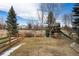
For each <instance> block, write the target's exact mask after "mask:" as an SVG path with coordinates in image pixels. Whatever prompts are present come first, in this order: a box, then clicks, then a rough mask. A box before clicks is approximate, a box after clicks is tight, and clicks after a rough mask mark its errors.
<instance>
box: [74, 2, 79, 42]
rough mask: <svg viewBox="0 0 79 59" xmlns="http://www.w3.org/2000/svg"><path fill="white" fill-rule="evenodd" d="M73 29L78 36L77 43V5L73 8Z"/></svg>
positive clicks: (78, 26) (78, 7) (78, 22)
mask: <svg viewBox="0 0 79 59" xmlns="http://www.w3.org/2000/svg"><path fill="white" fill-rule="evenodd" d="M73 29H74V30H75V31H76V33H77V34H78V39H77V41H76V42H77V43H79V3H76V4H75V5H74V8H73Z"/></svg>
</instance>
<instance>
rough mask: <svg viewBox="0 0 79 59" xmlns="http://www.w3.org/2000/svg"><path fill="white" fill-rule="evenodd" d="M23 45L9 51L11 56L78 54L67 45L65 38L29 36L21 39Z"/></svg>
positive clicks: (68, 43)
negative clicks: (11, 51)
mask: <svg viewBox="0 0 79 59" xmlns="http://www.w3.org/2000/svg"><path fill="white" fill-rule="evenodd" d="M21 43H25V44H24V45H23V46H21V47H20V48H18V49H17V50H15V51H14V52H13V53H11V55H12V56H73V55H79V54H78V53H76V52H75V51H74V50H73V49H71V48H70V47H69V45H70V42H69V41H68V40H66V39H55V38H51V39H49V38H46V37H30V38H25V39H24V40H22V41H21Z"/></svg>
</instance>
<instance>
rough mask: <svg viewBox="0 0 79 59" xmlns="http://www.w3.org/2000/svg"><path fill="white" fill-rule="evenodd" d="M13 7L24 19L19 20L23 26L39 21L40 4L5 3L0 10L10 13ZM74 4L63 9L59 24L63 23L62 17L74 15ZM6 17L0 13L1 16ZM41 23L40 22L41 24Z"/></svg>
mask: <svg viewBox="0 0 79 59" xmlns="http://www.w3.org/2000/svg"><path fill="white" fill-rule="evenodd" d="M11 5H13V7H14V10H15V12H16V14H17V16H19V17H22V18H23V19H22V20H21V19H20V20H18V22H19V23H20V24H21V25H26V23H34V22H37V21H39V19H38V16H37V8H38V7H39V4H38V3H13V2H12V3H10V2H7V3H6V2H3V3H0V10H1V11H5V12H8V11H9V9H10V7H11ZM73 6H74V4H73V3H65V4H64V7H63V9H64V10H63V11H62V13H60V15H61V17H59V18H58V22H60V23H62V21H61V19H62V15H63V14H70V13H72V8H73ZM2 15H4V14H3V13H0V16H2ZM30 21H31V22H30ZM39 23H40V22H39Z"/></svg>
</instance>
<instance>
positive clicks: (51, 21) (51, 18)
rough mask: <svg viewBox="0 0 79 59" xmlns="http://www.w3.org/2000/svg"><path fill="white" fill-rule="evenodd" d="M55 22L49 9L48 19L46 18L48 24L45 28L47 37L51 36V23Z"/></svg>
mask: <svg viewBox="0 0 79 59" xmlns="http://www.w3.org/2000/svg"><path fill="white" fill-rule="evenodd" d="M54 22H55V18H54V15H53V13H52V12H51V11H50V12H49V13H48V20H47V24H48V27H47V29H46V36H47V37H49V36H50V37H51V34H52V33H51V32H52V25H53V23H54Z"/></svg>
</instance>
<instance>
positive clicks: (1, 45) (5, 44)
mask: <svg viewBox="0 0 79 59" xmlns="http://www.w3.org/2000/svg"><path fill="white" fill-rule="evenodd" d="M21 39H23V37H22V36H21V35H20V36H18V37H11V38H9V37H4V38H0V54H1V53H2V52H3V51H5V50H7V49H9V48H10V47H12V46H13V45H14V44H16V43H18V42H19V41H20V40H21Z"/></svg>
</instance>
